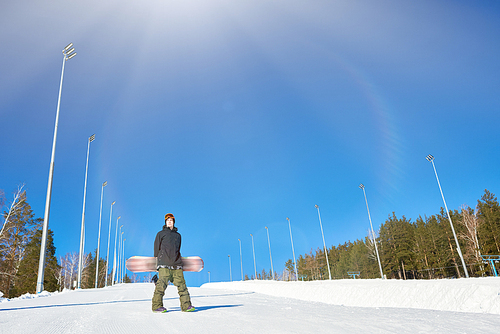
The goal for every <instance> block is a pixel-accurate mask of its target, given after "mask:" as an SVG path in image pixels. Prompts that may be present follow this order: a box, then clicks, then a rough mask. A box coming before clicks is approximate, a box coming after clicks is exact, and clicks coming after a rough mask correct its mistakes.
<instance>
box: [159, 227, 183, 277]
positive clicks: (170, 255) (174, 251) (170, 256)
mask: <svg viewBox="0 0 500 334" xmlns="http://www.w3.org/2000/svg"><path fill="white" fill-rule="evenodd" d="M154 255H155V256H156V258H157V266H158V267H178V268H179V269H180V268H182V257H181V235H180V234H179V232H177V227H174V228H173V229H172V230H171V229H169V228H168V227H167V225H164V226H163V229H162V230H161V231H160V232H158V234H156V239H155V250H154Z"/></svg>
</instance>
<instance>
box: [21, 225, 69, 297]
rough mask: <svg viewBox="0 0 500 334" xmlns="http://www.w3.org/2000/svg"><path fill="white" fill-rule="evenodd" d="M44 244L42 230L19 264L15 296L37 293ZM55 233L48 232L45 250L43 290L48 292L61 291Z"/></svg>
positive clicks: (27, 247)
mask: <svg viewBox="0 0 500 334" xmlns="http://www.w3.org/2000/svg"><path fill="white" fill-rule="evenodd" d="M41 243H42V230H41V229H40V230H38V231H37V232H36V233H35V235H34V236H33V238H32V239H31V240H30V242H29V243H28V245H27V246H26V250H25V252H24V256H23V258H22V260H21V262H20V263H19V270H18V271H17V275H16V283H15V285H14V289H13V291H14V294H15V295H16V296H20V295H22V294H24V293H27V292H29V293H35V292H36V284H37V279H38V263H39V260H40V247H41ZM55 253H56V247H55V246H54V233H53V232H52V231H51V230H48V233H47V243H46V250H45V272H44V276H43V288H44V290H46V291H50V292H52V291H56V290H58V289H59V283H58V277H59V270H60V266H59V265H58V263H57V258H56V256H55Z"/></svg>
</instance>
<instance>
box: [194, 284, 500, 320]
mask: <svg viewBox="0 0 500 334" xmlns="http://www.w3.org/2000/svg"><path fill="white" fill-rule="evenodd" d="M202 287H204V288H216V289H229V290H239V291H252V292H258V293H264V294H268V295H272V296H279V297H289V298H297V299H301V300H308V301H316V302H323V303H328V304H334V305H344V306H359V307H400V308H420V309H430V310H440V311H458V312H474V313H492V314H500V278H499V277H487V278H469V279H451V280H447V279H445V280H407V281H403V280H380V279H378V280H361V279H357V280H354V279H350V280H333V281H313V282H277V281H245V282H241V281H238V282H231V283H208V284H204V285H203V286H202Z"/></svg>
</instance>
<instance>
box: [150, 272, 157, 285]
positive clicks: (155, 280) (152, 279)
mask: <svg viewBox="0 0 500 334" xmlns="http://www.w3.org/2000/svg"><path fill="white" fill-rule="evenodd" d="M151 282H153V283H154V284H155V285H156V282H158V274H155V275H154V276H153V277H152V278H151Z"/></svg>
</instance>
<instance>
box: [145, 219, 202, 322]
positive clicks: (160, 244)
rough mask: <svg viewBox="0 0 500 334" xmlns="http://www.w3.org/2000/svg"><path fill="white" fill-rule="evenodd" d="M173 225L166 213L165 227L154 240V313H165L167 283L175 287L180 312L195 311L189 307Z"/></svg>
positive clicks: (177, 241) (178, 235)
mask: <svg viewBox="0 0 500 334" xmlns="http://www.w3.org/2000/svg"><path fill="white" fill-rule="evenodd" d="M174 224H175V217H174V215H173V214H171V213H167V214H166V215H165V225H164V226H163V229H162V230H161V231H160V232H158V234H157V235H156V239H155V245H154V247H155V250H154V256H156V257H157V259H158V262H157V269H158V281H157V282H156V287H155V292H154V293H153V300H152V303H153V305H152V308H153V312H155V313H164V312H167V309H166V308H165V307H163V295H164V294H165V290H166V289H167V286H168V282H169V281H170V282H172V283H173V284H174V285H175V286H176V287H177V291H178V293H179V300H180V303H181V310H182V311H183V312H192V311H194V310H195V308H194V307H193V305H191V297H190V296H189V291H188V289H187V287H186V281H185V280H184V273H183V271H182V257H181V252H180V249H181V235H180V234H179V232H177V227H175V226H174Z"/></svg>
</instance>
